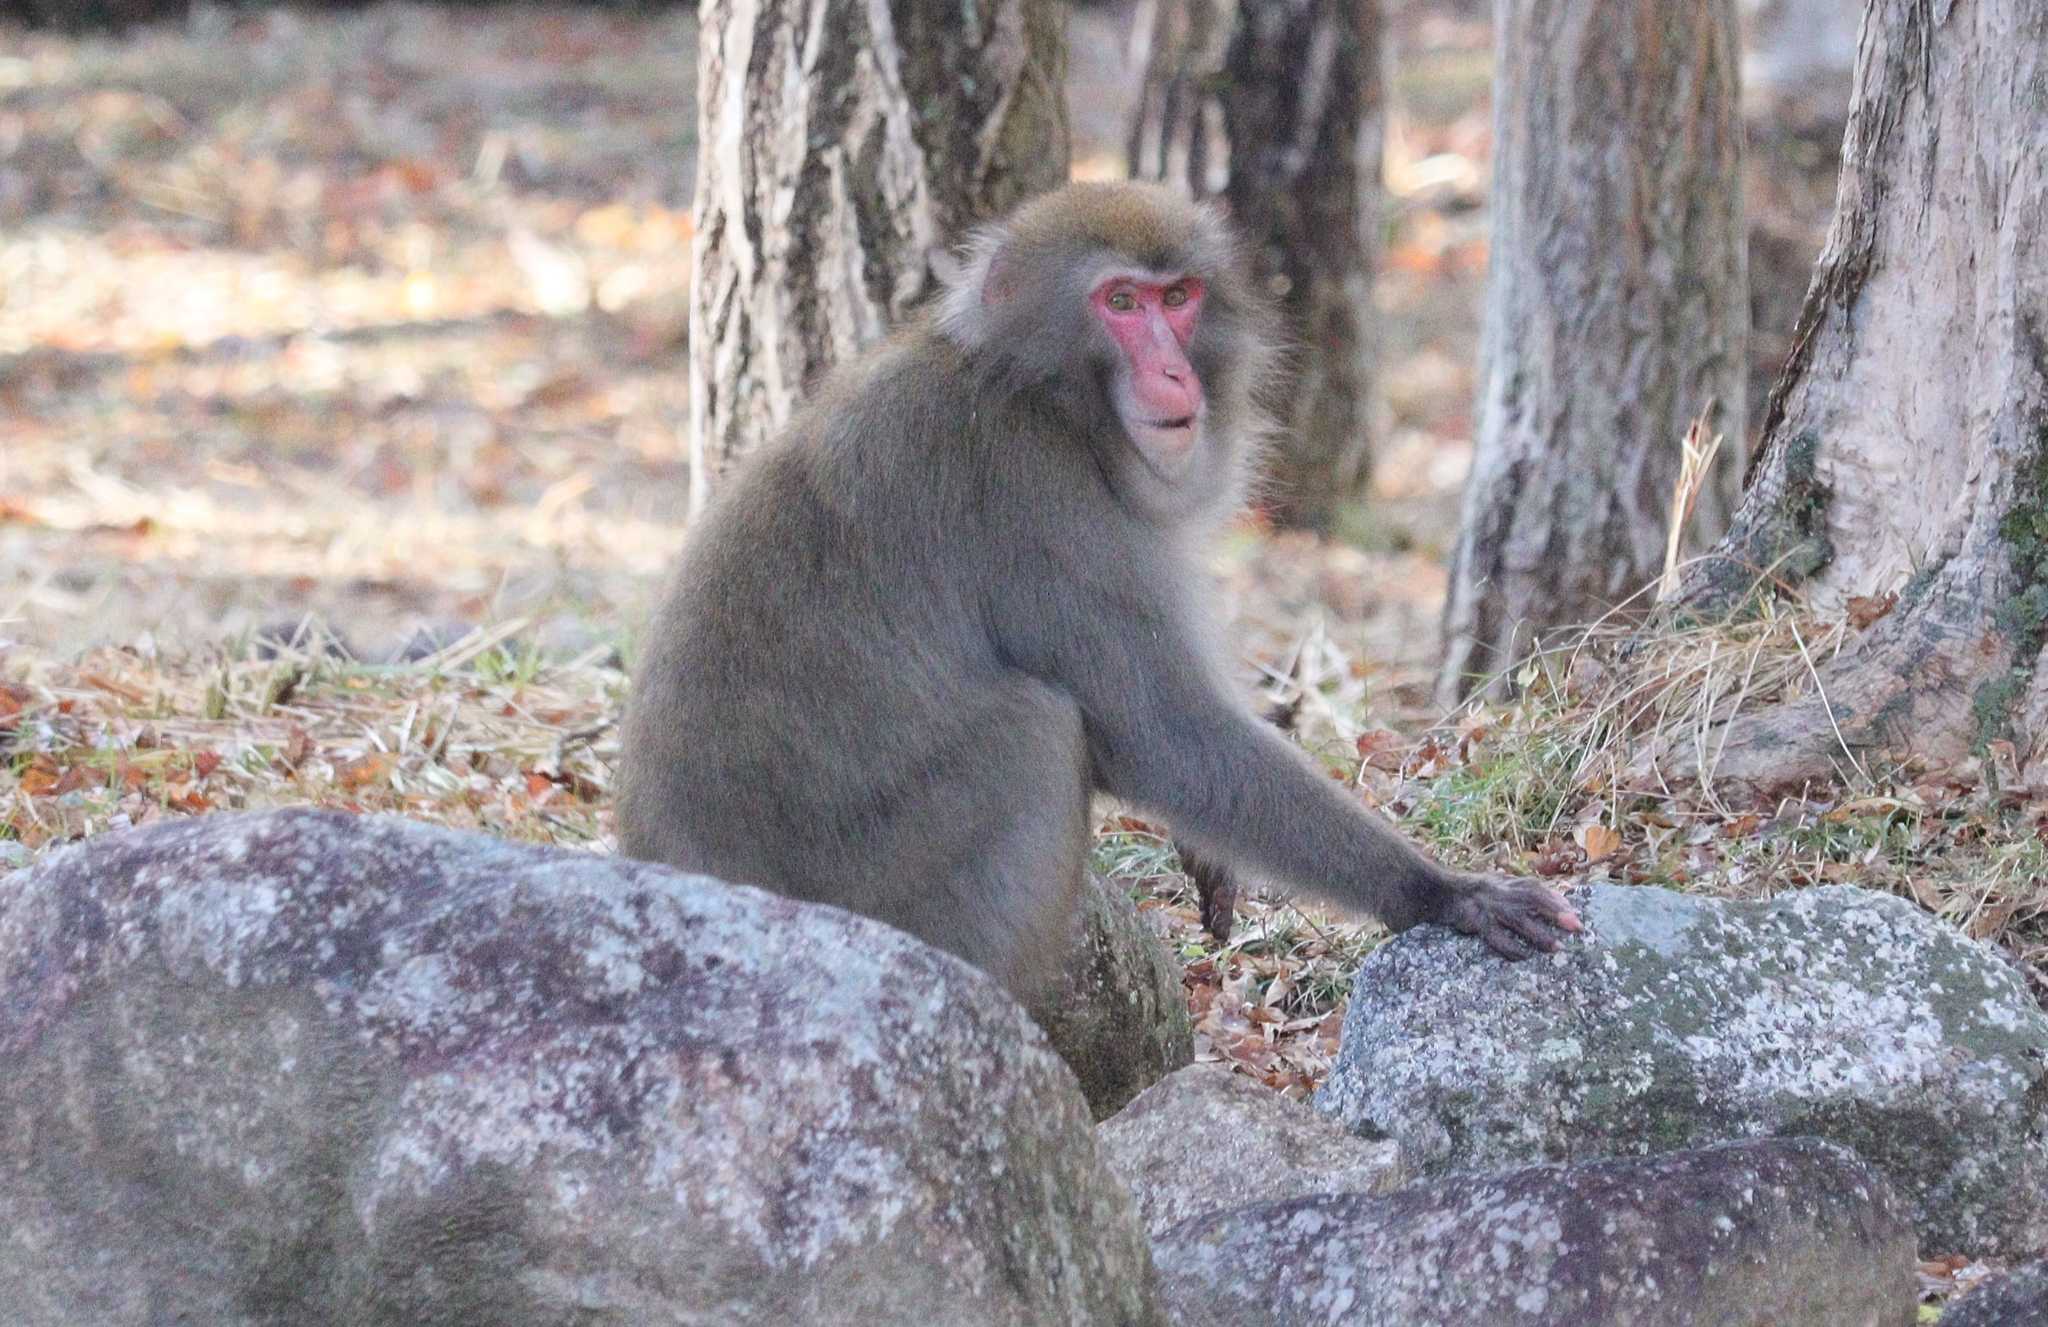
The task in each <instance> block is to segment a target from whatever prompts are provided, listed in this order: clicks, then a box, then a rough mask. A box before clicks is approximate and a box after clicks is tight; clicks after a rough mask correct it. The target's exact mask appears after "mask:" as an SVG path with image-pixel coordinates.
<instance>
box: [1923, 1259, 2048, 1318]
mask: <svg viewBox="0 0 2048 1327" xmlns="http://www.w3.org/2000/svg"><path fill="white" fill-rule="evenodd" d="M1941 1327H2048V1262H2035V1263H2028V1264H2027V1265H2026V1266H2024V1267H2019V1268H2015V1269H2014V1270H2012V1271H2010V1272H2005V1273H2003V1274H2001V1275H1998V1276H1992V1277H1987V1278H1986V1279H1985V1281H1984V1283H1983V1284H1982V1285H1980V1286H1978V1287H1977V1288H1976V1289H1974V1290H1972V1291H1971V1292H1970V1293H1969V1294H1967V1295H1964V1296H1963V1297H1962V1298H1961V1299H1958V1300H1954V1301H1952V1302H1951V1303H1950V1304H1949V1306H1948V1311H1947V1312H1945V1313H1943V1314H1942V1315H1941Z"/></svg>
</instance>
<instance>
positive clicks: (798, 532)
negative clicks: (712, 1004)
mask: <svg viewBox="0 0 2048 1327" xmlns="http://www.w3.org/2000/svg"><path fill="white" fill-rule="evenodd" d="M945 361H946V356H945V354H944V352H943V350H942V349H941V348H938V347H936V346H935V344H934V343H933V341H932V340H931V339H930V338H929V337H924V336H922V335H921V334H919V333H913V334H911V336H910V337H907V338H906V339H905V342H902V343H898V344H896V345H893V346H891V347H889V348H887V349H885V350H884V351H882V352H881V353H880V354H879V355H878V356H877V357H876V358H875V359H874V360H872V361H870V362H868V363H867V364H865V365H863V366H859V367H858V368H856V370H855V371H854V372H853V373H852V374H851V375H849V377H848V379H847V380H844V381H842V382H840V383H838V384H835V385H834V386H832V387H828V389H827V390H826V392H825V393H823V394H822V396H821V398H820V399H819V400H818V401H817V402H816V403H814V404H813V405H812V406H810V407H808V408H807V409H806V410H804V411H803V412H802V413H801V414H800V416H799V418H798V419H797V420H796V421H795V423H794V424H793V425H792V427H791V428H790V429H789V430H788V431H787V432H786V433H785V434H784V435H783V436H782V437H780V438H778V439H777V440H776V441H775V442H773V443H772V444H770V445H769V446H768V447H767V448H766V449H765V450H764V451H763V452H762V453H760V454H759V455H758V456H757V457H756V458H754V459H753V460H752V461H751V462H750V463H749V464H747V465H746V466H745V468H744V469H743V470H742V472H741V473H740V474H739V475H737V476H736V477H735V478H734V479H733V480H732V481H731V482H730V483H729V484H728V485H727V487H726V489H725V491H724V492H722V493H721V494H720V495H719V497H718V498H717V499H716V500H714V502H713V504H712V506H711V508H710V510H709V511H707V512H706V513H705V514H704V516H703V517H701V518H700V519H699V521H698V522H696V524H695V527H694V528H693V529H692V530H691V531H690V533H689V536H688V538H687V541H686V544H685V549H684V553H683V556H682V559H681V561H680V563H679V565H678V567H677V570H676V573H675V576H674V579H673V581H672V583H671V585H670V587H669V589H668V591H667V594H666V597H665V599H664V602H663V603H662V606H661V608H660V609H659V611H658V613H657V616H656V619H655V622H654V625H653V629H652V631H651V632H650V634H649V638H648V639H647V641H646V642H645V645H644V647H643V657H642V661H641V664H640V668H639V672H638V676H637V678H636V681H635V685H634V690H633V696H632V700H631V702H630V704H629V706H628V709H627V713H626V718H625V723H624V730H623V734H622V736H623V741H622V771H621V784H622V786H621V790H620V798H619V806H618V822H619V839H620V846H621V848H622V849H623V850H624V851H625V852H626V853H628V854H629V855H632V856H635V857H641V858H646V859H650V860H656V861H662V862H667V863H669V864H672V865H675V866H678V867H682V868H684V869H688V870H696V871H703V872H706V873H708V874H712V875H716V876H719V877H720V878H723V879H728V880H733V881H738V882H744V883H754V884H761V885H765V886H768V887H770V888H773V889H776V890H778V891H779V892H783V893H787V894H792V895H795V896H798V897H805V898H819V899H830V900H831V901H833V902H837V903H841V904H844V905H846V906H851V907H860V899H861V891H863V890H865V889H869V888H875V887H881V886H880V883H879V882H869V881H864V880H861V879H849V878H848V877H849V875H862V874H865V873H872V872H874V871H876V870H879V869H883V868H884V867H886V868H887V869H890V870H896V871H916V870H929V871H934V872H939V871H943V870H945V869H948V867H949V864H948V863H944V862H925V861H920V860H917V859H918V857H919V855H920V854H921V853H924V852H925V849H924V847H923V846H922V845H923V844H924V842H925V839H926V838H929V836H928V835H927V836H924V837H920V836H919V834H918V833H916V832H913V831H914V830H915V829H916V827H914V826H905V825H902V824H900V823H897V821H898V819H899V811H900V810H901V808H904V807H924V806H929V805H931V804H932V802H933V799H932V797H931V789H932V788H933V787H934V786H935V785H936V784H938V783H940V782H942V781H944V780H946V779H948V778H949V777H952V776H953V775H955V774H957V773H959V772H960V770H959V765H960V762H962V761H966V760H971V759H973V758H974V756H975V753H976V751H977V741H976V737H977V733H978V732H980V731H984V730H985V729H986V726H987V725H989V724H990V723H992V722H1000V721H1001V717H1000V715H999V712H998V709H999V702H1000V700H1001V698H1002V696H1003V695H1004V688H1005V685H1006V679H1005V677H1004V672H1005V670H1004V669H1003V667H1002V665H1001V663H1000V661H999V660H998V658H997V657H996V654H995V651H994V648H993V645H992V643H991V639H990V635H989V631H988V627H987V623H986V620H985V616H984V608H985V605H984V603H983V602H982V597H981V595H980V592H979V587H980V585H981V573H980V571H979V570H978V565H979V564H980V563H981V562H982V561H983V560H984V559H988V558H989V557H990V556H991V554H992V549H991V538H992V536H991V532H990V531H989V530H987V529H986V528H985V526H984V523H983V522H982V521H981V519H980V516H979V511H980V509H981V504H980V503H979V502H978V501H977V497H976V490H977V488H978V486H979V485H980V484H981V483H982V482H1000V481H999V479H998V478H997V477H995V476H988V475H982V476H981V477H980V478H975V476H976V475H977V474H979V473H980V472H978V471H977V470H976V469H975V468H974V467H973V466H971V465H967V464H963V463H962V458H960V457H958V456H953V457H951V458H950V460H948V459H946V458H943V457H940V456H939V455H938V453H940V452H941V451H942V450H943V449H945V448H948V447H955V448H957V447H959V446H960V445H962V442H963V439H965V438H966V437H967V435H968V434H969V433H970V431H971V430H969V429H968V427H967V420H966V415H967V413H968V412H969V411H971V410H972V409H973V405H972V401H971V391H970V390H969V389H968V388H967V387H966V385H965V384H964V383H963V382H962V381H961V380H960V379H959V378H958V376H957V375H951V374H948V373H946V372H945V367H946V364H945ZM903 400H916V401H920V402H922V403H923V404H922V405H921V406H920V407H919V408H918V409H917V410H916V411H914V412H906V411H905V410H904V409H903V408H902V407H901V406H900V405H898V404H895V403H897V402H901V401H903ZM963 476H966V477H967V478H965V479H963ZM992 707H996V708H992ZM934 850H936V849H934ZM869 910H872V909H869Z"/></svg>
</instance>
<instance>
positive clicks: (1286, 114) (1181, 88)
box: [1130, 0, 1386, 532]
mask: <svg viewBox="0 0 2048 1327" xmlns="http://www.w3.org/2000/svg"><path fill="white" fill-rule="evenodd" d="M1149 14H1150V21H1151V22H1152V24H1153V28H1152V40H1151V46H1150V58H1149V60H1148V66H1147V69H1146V74H1145V89H1144V97H1143V101H1142V103H1141V105H1140V107H1139V111H1138V115H1137V117H1136V119H1135V120H1134V122H1133V125H1132V130H1131V138H1130V156H1131V173H1132V174H1133V175H1135V176H1138V177H1140V178H1146V179H1158V180H1169V181H1176V182H1179V183H1182V184H1184V185H1185V186H1186V187H1187V189H1188V190H1189V192H1191V193H1192V194H1193V195H1194V196H1196V197H1198V198H1208V197H1219V196H1220V197H1221V198H1222V199H1224V201H1225V202H1226V203H1227V204H1228V206H1229V208H1230V212H1231V215H1232V217H1233V219H1234V220H1235V221H1236V222H1237V225H1238V226H1239V228H1240V229H1241V230H1242V231H1243V233H1244V234H1245V235H1246V236H1247V237H1248V238H1249V240H1250V242H1251V244H1252V245H1253V253H1254V256H1255V259H1256V263H1257V270H1258V273H1259V275H1260V276H1261V277H1262V278H1263V279H1264V280H1265V281H1266V283H1267V284H1268V286H1269V288H1270V289H1272V290H1273V291H1274V292H1275V293H1276V294H1278V295H1279V297H1280V300H1281V304H1282V306H1283V311H1284V313H1285V315H1286V317H1287V323H1288V330H1289V331H1290V332H1291V333H1292V334H1293V335H1294V337H1295V338H1296V340H1297V341H1298V343H1299V353H1298V354H1297V355H1296V356H1295V359H1294V363H1293V366H1292V369H1291V373H1290V380H1289V381H1288V382H1286V383H1285V384H1284V385H1283V389H1282V391H1281V392H1280V393H1279V394H1278V399H1280V400H1282V401H1285V402H1289V403H1291V417H1290V418H1289V419H1287V420H1285V421H1283V422H1285V423H1286V424H1287V425H1288V426H1289V427H1288V428H1287V430H1286V431H1285V433H1284V434H1283V435H1282V438H1281V440H1280V443H1279V446H1278V447H1277V448H1276V451H1275V455H1274V456H1273V458H1272V462H1271V464H1270V465H1269V467H1268V483H1267V486H1266V488H1265V490H1264V492H1263V496H1264V498H1265V501H1266V505H1267V510H1268V511H1269V513H1270V514H1271V516H1272V517H1273V519H1274V520H1275V521H1276V522H1277V523H1279V524H1282V525H1288V526H1294V527H1298V528H1305V529H1314V530H1321V531H1324V532H1327V531H1328V529H1329V528H1330V525H1331V523H1332V521H1333V520H1334V518H1335V516H1336V514H1337V512H1338V510H1339V509H1340V508H1341V507H1342V506H1343V504H1344V503H1345V502H1346V501H1348V500H1349V499H1351V498H1353V497H1356V496H1357V495H1358V494H1359V493H1360V492H1362V491H1363V489H1364V487H1365V482H1366V479H1367V477H1368V474H1369V470H1370V465H1371V458H1372V438H1373V431H1374V430H1373V416H1374V412H1375V410H1376V409H1377V407H1378V401H1379V390H1378V388H1379V382H1378V368H1379V338H1378V330H1377V319H1376V317H1375V315H1374V311H1373V275H1374V273H1375V271H1376V270H1377V269H1378V266H1379V249H1380V227H1381V215H1382V211H1383V208H1382V203H1381V193H1380V159H1381V151H1382V147H1383V144H1384V142H1385V137H1386V91H1385V78H1384V72H1383V64H1384V55H1383V49H1384V47H1383V40H1382V24H1381V19H1380V12H1379V4H1378V0H1153V4H1152V6H1151V8H1150V10H1149Z"/></svg>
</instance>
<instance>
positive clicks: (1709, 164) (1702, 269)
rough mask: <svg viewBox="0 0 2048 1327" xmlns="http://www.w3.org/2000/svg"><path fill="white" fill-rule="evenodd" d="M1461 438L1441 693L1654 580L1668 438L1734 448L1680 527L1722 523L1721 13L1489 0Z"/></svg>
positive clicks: (1735, 139)
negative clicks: (1484, 260)
mask: <svg viewBox="0 0 2048 1327" xmlns="http://www.w3.org/2000/svg"><path fill="white" fill-rule="evenodd" d="M1495 16H1496V23H1495V36H1494V42H1495V46H1494V165H1493V193H1492V199H1493V240H1492V244H1493V249H1492V262H1491V265H1490V270H1489V273H1488V278H1487V299H1486V316H1485V323H1484V330H1483V332H1482V336H1481V348H1480V386H1479V402H1478V437H1477V439H1476V440H1475V455H1474V458H1473V468H1472V476H1471V479H1470V480H1469V481H1468V483H1467V487H1466V491H1465V501H1464V514H1463V518H1462V521H1461V523H1460V530H1459V536H1458V544H1457V549H1456V553H1455V555H1454V558H1453V564H1452V572H1451V590H1450V597H1449V600H1448V602H1447V603H1446V605H1445V609H1444V644H1445V653H1444V663H1443V669H1442V672H1441V673H1440V675H1439V681H1438V689H1439V697H1440V698H1441V699H1442V700H1443V701H1444V702H1445V703H1451V702H1454V701H1456V700H1458V699H1460V698H1461V697H1463V696H1464V695H1465V694H1466V693H1467V692H1468V691H1469V690H1470V689H1471V688H1472V687H1473V686H1474V685H1475V684H1476V683H1477V682H1478V681H1479V680H1480V678H1481V676H1482V675H1485V674H1497V673H1498V672H1499V671H1500V670H1503V669H1505V668H1507V667H1508V666H1509V665H1511V664H1512V663H1513V662H1514V661H1515V660H1516V659H1517V658H1519V657H1520V656H1522V655H1523V654H1524V653H1526V652H1527V650H1528V648H1529V645H1530V643H1531V641H1532V639H1533V638H1534V636H1535V635H1536V634H1537V633H1539V632H1543V631H1546V630H1548V629H1551V628H1554V627H1562V626H1565V625H1569V624H1576V623H1584V622H1591V621H1594V620H1596V619H1598V618H1600V617H1601V616H1602V615H1603V614H1606V613H1607V612H1609V611H1610V610H1611V609H1613V608H1615V607H1616V606H1617V605H1620V604H1622V603H1623V602H1624V601H1627V600H1629V599H1630V598H1631V596H1635V595H1636V594H1637V593H1638V592H1639V591H1641V590H1643V589H1644V588H1645V587H1646V586H1647V585H1649V584H1650V583H1651V582H1652V581H1654V580H1655V579H1656V578H1657V577H1658V575H1659V574H1660V572H1661V570H1662V567H1663V561H1664V551H1665V538H1666V533H1667V528H1668V521H1669V513H1670V506H1671V497H1672V488H1673V484H1674V482H1675V481H1676V479H1677V477H1678V474H1679V467H1680V457H1681V448H1680V443H1681V440H1682V438H1683V437H1684V435H1685V432H1686V428H1687V425H1688V424H1689V423H1690V422H1691V421H1692V420H1693V419H1694V418H1695V417H1696V416H1697V415H1699V413H1700V412H1701V411H1702V410H1704V409H1706V408H1707V407H1708V406H1709V405H1710V404H1711V405H1712V407H1713V410H1712V414H1711V416H1710V419H1709V423H1710V432H1719V433H1722V434H1724V435H1725V436H1726V437H1727V438H1728V439H1729V440H1730V444H1729V445H1725V446H1724V447H1723V449H1722V455H1721V457H1720V459H1719V462H1718V463H1717V466H1716V468H1715V471H1714V473H1713V474H1712V475H1711V476H1710V477H1709V480H1708V482H1707V483H1706V485H1705V486H1704V488H1703V490H1702V491H1701V493H1700V495H1699V500H1698V503H1697V506H1696V507H1695V509H1694V515H1693V519H1692V523H1691V527H1690V529H1691V533H1692V534H1693V536H1694V537H1695V538H1696V539H1700V540H1707V539H1711V538H1712V537H1713V536H1714V535H1716V534H1718V533H1719V532H1720V531H1721V530H1722V529H1723V528H1724V527H1725V525H1726V522H1727V517H1728V509H1729V506H1730V503H1731V500H1732V497H1733V493H1734V488H1735V476H1736V473H1737V472H1738V470H1739V468H1740V460H1739V453H1740V451H1741V449H1742V436H1743V414H1744V401H1743V394H1744V359H1743V356H1744V346H1745V341H1746V338H1747V334H1748V306H1747V299H1748V291H1747V285H1746V280H1747V277H1746V265H1747V259H1746V256H1745V247H1744V233H1743V221H1742V183H1741V166H1742V121H1741V113H1740V112H1741V108H1740V104H1739V95H1738V84H1739V78H1738V74H1737V64H1736V62H1737V58H1738V54H1739V46H1738V43H1737V41H1736V32H1737V28H1736V17H1735V5H1734V0H1701V3H1697V4H1670V3H1668V0H1499V3H1498V4H1497V6H1496V9H1495Z"/></svg>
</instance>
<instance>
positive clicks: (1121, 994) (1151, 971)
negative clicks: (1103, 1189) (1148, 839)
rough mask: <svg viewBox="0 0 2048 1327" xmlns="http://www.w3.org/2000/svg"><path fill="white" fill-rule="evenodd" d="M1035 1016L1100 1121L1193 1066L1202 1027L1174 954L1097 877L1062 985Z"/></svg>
mask: <svg viewBox="0 0 2048 1327" xmlns="http://www.w3.org/2000/svg"><path fill="white" fill-rule="evenodd" d="M1031 1016H1032V1017H1033V1018H1035V1019H1036V1020H1038V1025H1039V1026H1040V1027H1042V1028H1044V1029H1045V1034H1046V1036H1047V1037H1048V1038H1050V1039H1051V1041H1052V1048H1053V1050H1055V1051H1057V1052H1058V1053H1059V1056H1060V1058H1061V1059H1063V1060H1065V1061H1066V1062H1067V1067H1068V1068H1070V1069H1072V1070H1073V1071H1074V1077H1076V1078H1078V1079H1080V1080H1081V1095H1082V1096H1084V1097H1086V1098H1087V1099H1088V1108H1089V1110H1090V1111H1091V1112H1092V1113H1093V1114H1094V1116H1095V1118H1096V1119H1098V1120H1104V1119H1108V1118H1109V1117H1110V1116H1111V1115H1114V1114H1116V1113H1117V1112H1118V1111H1120V1110H1122V1109H1123V1108H1124V1105H1125V1103H1127V1102H1129V1101H1130V1099H1131V1098H1132V1097H1135V1096H1137V1095H1138V1093H1140V1092H1142V1091H1144V1090H1145V1089H1146V1088H1147V1087H1150V1086H1151V1085H1152V1084H1154V1083H1156V1082H1158V1081H1159V1080H1160V1079H1161V1078H1164V1077H1165V1076H1166V1075H1168V1074H1170V1073H1172V1072H1173V1071H1174V1070H1176V1069H1178V1068H1180V1067H1181V1066H1182V1065H1185V1064H1191V1063H1193V1062H1194V1058H1195V1025H1194V1022H1193V1020H1191V1019H1190V1018H1189V1017H1188V1005H1187V996H1186V994H1185V993H1184V992H1183V991H1182V989H1181V979H1180V963H1179V961H1178V960H1176V959H1175V958H1174V956H1173V955H1172V954H1170V953H1168V952H1167V949H1166V946H1165V944H1163V943H1162V942H1161V941H1160V939H1159V936H1158V935H1157V934H1156V933H1155V932H1154V931H1153V929H1152V927H1151V926H1150V925H1149V924H1148V923H1147V922H1146V920H1145V918H1144V916H1143V914H1141V913H1140V912H1139V911H1138V909H1137V908H1136V906H1134V905H1133V904H1132V902H1131V900H1130V896H1129V895H1127V894H1125V893H1124V891H1123V889H1122V887H1121V886H1119V885H1117V884H1115V883H1114V882H1112V881H1106V880H1103V879H1102V878H1100V877H1099V876H1095V875H1092V874H1091V875H1090V876H1089V878H1088V885H1087V887H1086V888H1085V889H1083V890H1082V891H1081V908H1080V911H1079V912H1078V913H1077V914H1076V916H1075V917H1074V919H1073V922H1072V926H1071V940H1070V943H1069V946H1068V950H1067V959H1066V962H1065V964H1064V965H1063V967H1062V968H1061V971H1060V975H1059V979H1058V980H1057V981H1056V982H1055V983H1054V984H1053V986H1051V987H1050V988H1048V990H1047V992H1046V994H1045V995H1043V996H1041V997H1039V998H1038V999H1036V1000H1033V1001H1032V1002H1031Z"/></svg>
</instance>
